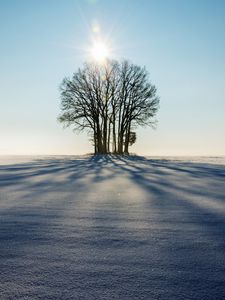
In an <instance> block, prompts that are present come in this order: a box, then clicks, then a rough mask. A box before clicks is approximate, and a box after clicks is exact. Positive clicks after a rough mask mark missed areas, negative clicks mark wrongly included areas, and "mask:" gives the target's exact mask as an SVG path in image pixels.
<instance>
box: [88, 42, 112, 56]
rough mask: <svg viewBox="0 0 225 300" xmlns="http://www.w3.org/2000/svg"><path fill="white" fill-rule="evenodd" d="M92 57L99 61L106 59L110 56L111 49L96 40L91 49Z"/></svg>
mask: <svg viewBox="0 0 225 300" xmlns="http://www.w3.org/2000/svg"><path fill="white" fill-rule="evenodd" d="M91 55H92V57H93V58H94V59H95V60H97V61H104V60H105V59H106V58H107V57H108V56H109V49H108V47H107V45H106V44H105V43H103V42H96V43H95V44H94V45H93V48H92V49H91Z"/></svg>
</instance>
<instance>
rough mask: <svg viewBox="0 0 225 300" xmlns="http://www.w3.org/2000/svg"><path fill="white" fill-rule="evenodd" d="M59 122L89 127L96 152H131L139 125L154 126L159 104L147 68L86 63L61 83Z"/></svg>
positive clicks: (123, 64)
mask: <svg viewBox="0 0 225 300" xmlns="http://www.w3.org/2000/svg"><path fill="white" fill-rule="evenodd" d="M60 89H61V110H62V113H61V115H60V116H59V121H60V122H62V123H64V125H66V126H70V125H72V126H73V127H74V129H75V130H85V129H86V130H88V132H89V133H90V134H91V140H92V141H93V145H94V152H95V153H96V154H97V153H101V154H105V153H110V152H113V153H118V154H123V153H126V154H128V153H129V146H131V145H132V144H134V143H135V141H136V132H135V131H134V129H135V128H136V127H137V126H139V125H140V126H144V125H153V124H154V123H155V119H154V117H155V114H156V112H157V110H158V107H159V98H158V97H157V95H156V87H155V86H154V85H152V84H151V83H150V82H149V77H148V72H147V71H146V69H145V68H142V67H139V66H137V65H134V64H132V63H130V62H128V61H122V62H117V61H109V60H108V61H105V62H104V63H102V64H99V63H86V64H85V65H84V67H83V68H82V69H79V70H78V71H77V72H76V73H74V74H73V76H72V78H71V79H70V78H65V79H64V80H63V82H62V84H61V87H60Z"/></svg>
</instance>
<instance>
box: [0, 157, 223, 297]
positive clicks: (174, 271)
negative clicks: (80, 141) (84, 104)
mask: <svg viewBox="0 0 225 300" xmlns="http://www.w3.org/2000/svg"><path fill="white" fill-rule="evenodd" d="M0 299H63V300H64V299H90V300H91V299H150V300H151V299H172V300H173V299H204V300H207V299H225V159H224V158H147V157H138V156H134V157H123V158H119V157H114V156H96V157H92V156H88V155H87V156H76V157H71V156H67V157H58V156H55V157H54V156H53V157H22V158H21V157H20V158H18V157H14V158H12V157H10V158H9V157H8V158H1V165H0Z"/></svg>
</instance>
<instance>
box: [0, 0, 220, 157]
mask: <svg viewBox="0 0 225 300" xmlns="http://www.w3.org/2000/svg"><path fill="white" fill-rule="evenodd" d="M96 26H98V28H99V29H100V33H99V34H100V35H101V36H102V38H103V39H104V40H106V41H107V43H108V44H109V45H110V48H111V49H112V51H111V57H112V58H116V59H122V58H127V59H129V60H131V61H132V62H134V63H136V64H138V65H141V66H146V68H147V69H148V71H149V73H150V78H151V81H152V83H154V84H155V85H156V87H157V88H158V95H159V96H160V110H159V113H158V116H157V119H158V126H157V129H156V130H152V129H151V128H145V129H139V130H138V131H137V133H138V136H137V143H136V145H135V146H133V147H132V148H131V151H132V152H136V153H138V154H146V155H225V1H220V0H211V1H208V0H198V1H195V0H189V1H188V0H186V1H185V0H168V1H163V0H161V1H160V0H154V1H151V0H139V1H138V0H132V1H131V0H119V1H117V0H113V1H112V0H111V1H110V0H77V1H76V0H65V1H60V0H58V1H57V0H39V1H35V0H0V41H1V42H0V43H1V45H0V154H82V153H87V152H91V151H92V147H91V145H90V143H89V141H88V138H87V136H86V134H85V133H84V134H79V135H77V134H76V133H74V132H73V131H72V129H70V128H67V129H63V128H62V125H61V124H59V123H58V122H57V116H58V115H59V113H60V94H59V85H60V83H61V81H62V79H63V78H64V77H65V76H71V75H72V73H73V72H75V71H76V70H77V69H78V67H81V66H82V64H83V62H84V61H85V60H86V59H87V51H86V50H88V49H90V47H91V44H92V36H93V34H94V33H93V28H95V27H96Z"/></svg>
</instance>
